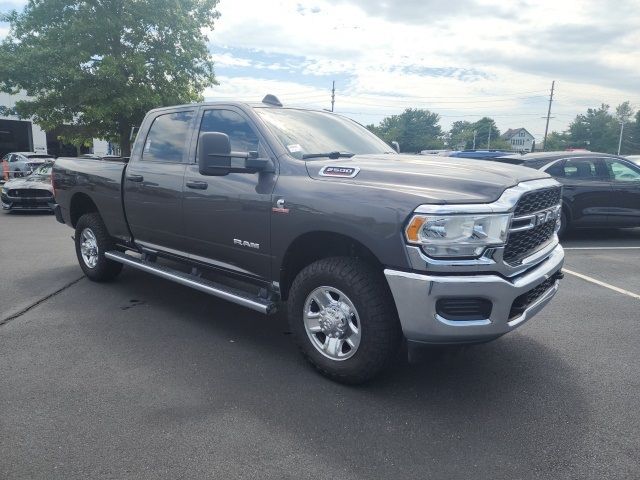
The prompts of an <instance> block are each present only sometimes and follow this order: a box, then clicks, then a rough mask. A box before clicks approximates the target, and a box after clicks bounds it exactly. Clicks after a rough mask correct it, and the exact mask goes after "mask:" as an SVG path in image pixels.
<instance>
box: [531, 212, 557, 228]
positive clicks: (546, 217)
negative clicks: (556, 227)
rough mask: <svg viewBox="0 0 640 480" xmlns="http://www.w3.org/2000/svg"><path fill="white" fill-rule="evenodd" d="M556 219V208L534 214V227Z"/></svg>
mask: <svg viewBox="0 0 640 480" xmlns="http://www.w3.org/2000/svg"><path fill="white" fill-rule="evenodd" d="M557 218H558V213H557V208H552V209H550V210H547V211H545V212H540V213H538V214H536V225H542V224H543V223H547V222H550V221H551V220H556V219H557Z"/></svg>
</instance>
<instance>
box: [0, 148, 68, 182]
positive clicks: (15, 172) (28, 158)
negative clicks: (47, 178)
mask: <svg viewBox="0 0 640 480" xmlns="http://www.w3.org/2000/svg"><path fill="white" fill-rule="evenodd" d="M54 160H55V159H54V158H53V157H52V156H51V155H47V154H44V153H34V152H13V153H7V154H6V155H5V156H4V157H2V176H3V178H4V179H5V180H9V179H11V178H20V177H26V176H27V175H29V174H30V173H31V172H33V171H34V170H35V169H36V168H37V167H39V166H40V165H42V164H44V163H47V162H53V161H54Z"/></svg>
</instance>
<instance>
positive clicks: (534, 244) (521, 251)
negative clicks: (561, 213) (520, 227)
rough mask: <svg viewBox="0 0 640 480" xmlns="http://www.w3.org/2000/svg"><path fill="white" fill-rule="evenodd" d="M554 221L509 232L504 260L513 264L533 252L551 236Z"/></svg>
mask: <svg viewBox="0 0 640 480" xmlns="http://www.w3.org/2000/svg"><path fill="white" fill-rule="evenodd" d="M556 221H557V220H556ZM556 221H552V222H547V223H543V224H542V225H538V226H537V227H533V228H532V229H531V230H525V231H523V232H513V233H510V234H509V239H508V241H507V245H506V246H505V247H504V255H503V258H504V261H505V262H507V263H510V264H515V263H518V262H520V261H521V260H522V259H523V258H525V257H527V256H529V255H530V254H532V253H535V252H536V251H537V250H538V249H539V247H542V246H543V245H545V244H546V243H547V242H548V241H549V239H550V238H551V237H552V236H553V232H554V230H555V228H556Z"/></svg>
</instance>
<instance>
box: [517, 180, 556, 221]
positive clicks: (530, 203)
mask: <svg viewBox="0 0 640 480" xmlns="http://www.w3.org/2000/svg"><path fill="white" fill-rule="evenodd" d="M561 196H562V187H552V188H545V189H543V190H534V191H533V192H528V193H525V194H524V195H523V196H522V198H520V200H519V201H518V204H517V205H516V210H515V212H513V216H514V217H521V216H523V215H528V214H530V213H533V212H538V211H540V210H544V209H545V208H550V207H553V206H555V205H558V204H559V203H560V198H561Z"/></svg>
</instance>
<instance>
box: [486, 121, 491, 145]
mask: <svg viewBox="0 0 640 480" xmlns="http://www.w3.org/2000/svg"><path fill="white" fill-rule="evenodd" d="M490 149H491V125H489V139H488V140H487V150H490Z"/></svg>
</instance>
